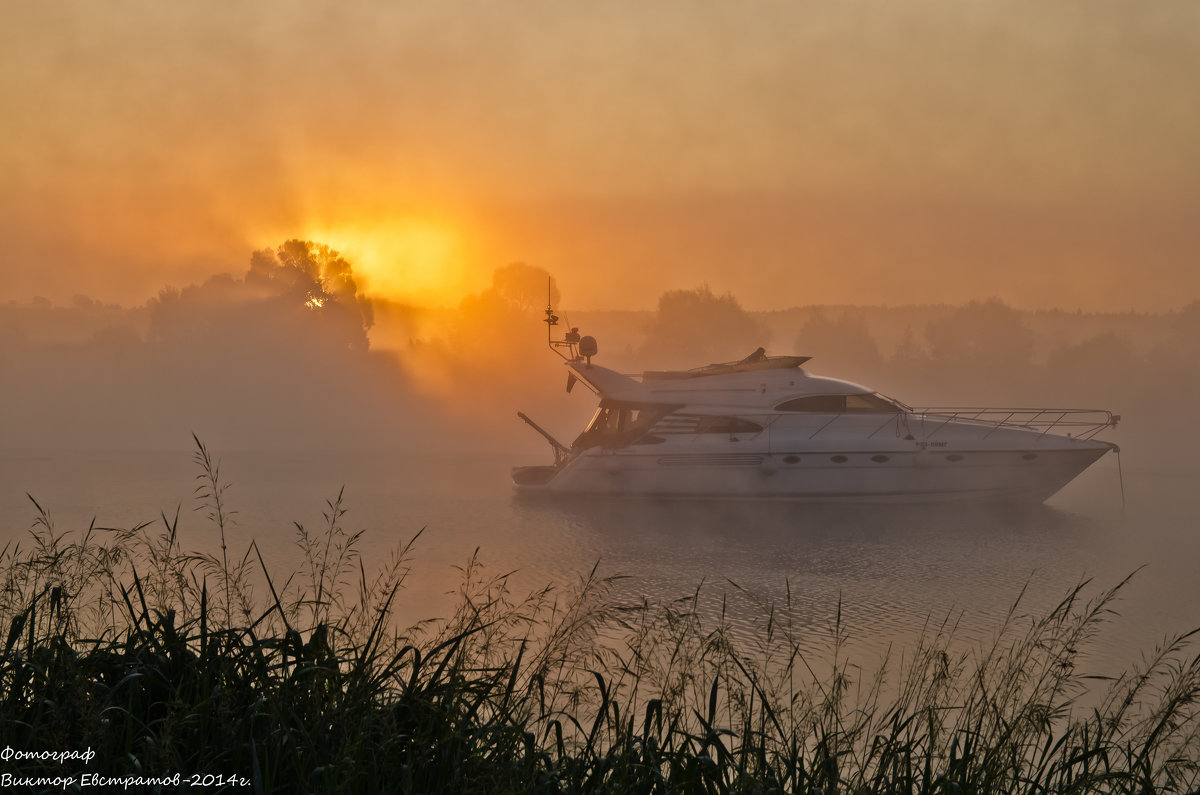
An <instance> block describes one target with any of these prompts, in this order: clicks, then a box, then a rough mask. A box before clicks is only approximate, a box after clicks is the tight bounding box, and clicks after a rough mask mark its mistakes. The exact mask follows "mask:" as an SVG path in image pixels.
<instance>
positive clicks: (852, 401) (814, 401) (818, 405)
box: [775, 394, 900, 414]
mask: <svg viewBox="0 0 1200 795" xmlns="http://www.w3.org/2000/svg"><path fill="white" fill-rule="evenodd" d="M775 410H776V411H809V412H820V413H822V414H843V413H854V414H894V413H896V412H898V411H900V407H899V406H897V405H896V404H895V403H893V402H892V401H890V400H888V399H887V398H885V397H883V396H882V395H878V394H868V395H808V396H806V397H800V398H792V399H791V400H785V401H784V402H783V403H780V404H779V405H778V406H776V407H775Z"/></svg>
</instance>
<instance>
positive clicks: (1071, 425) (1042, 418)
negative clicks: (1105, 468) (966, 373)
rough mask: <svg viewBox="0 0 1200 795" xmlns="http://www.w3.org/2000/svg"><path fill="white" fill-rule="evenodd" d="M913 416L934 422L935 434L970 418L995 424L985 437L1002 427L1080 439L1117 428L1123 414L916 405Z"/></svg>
mask: <svg viewBox="0 0 1200 795" xmlns="http://www.w3.org/2000/svg"><path fill="white" fill-rule="evenodd" d="M910 417H912V418H914V419H919V420H920V421H921V422H922V423H933V424H934V425H935V427H934V429H933V430H932V431H930V432H929V433H928V434H926V437H927V438H928V437H929V436H932V435H933V434H935V433H937V432H938V431H939V430H941V429H942V428H943V427H945V426H947V425H949V424H950V423H953V422H962V421H969V422H975V423H979V424H980V425H984V426H991V430H989V431H988V432H987V433H986V434H984V438H987V437H988V436H990V435H991V434H992V433H993V432H994V431H996V430H998V429H1000V428H1026V429H1028V430H1034V431H1040V432H1041V433H1042V435H1045V434H1049V433H1056V434H1065V435H1067V436H1071V437H1073V438H1076V439H1091V438H1092V437H1094V436H1096V435H1097V434H1099V433H1100V432H1101V431H1103V430H1104V429H1106V428H1115V427H1116V425H1117V423H1118V422H1119V421H1120V419H1121V415H1119V414H1113V413H1112V412H1111V411H1106V410H1104V409H1044V408H1041V409H1039V408H961V407H944V406H938V407H928V408H914V409H912V410H911V414H910Z"/></svg>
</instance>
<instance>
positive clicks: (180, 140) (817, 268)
mask: <svg viewBox="0 0 1200 795" xmlns="http://www.w3.org/2000/svg"><path fill="white" fill-rule="evenodd" d="M0 18H2V22H3V24H0V61H2V62H3V69H2V70H0V118H3V119H4V121H3V122H2V123H0V186H2V188H3V189H2V190H0V234H3V237H4V240H5V244H6V245H5V246H4V247H3V250H2V251H0V275H2V277H3V284H4V290H3V292H2V293H0V299H3V300H7V299H15V300H21V301H24V300H28V299H30V298H32V297H33V296H35V295H42V296H46V297H49V298H51V299H52V300H55V301H66V300H69V299H70V297H71V296H72V295H75V294H86V295H90V296H92V297H96V298H100V299H102V300H105V301H113V302H119V303H123V304H127V305H130V304H137V303H141V302H143V301H145V300H146V299H147V298H149V297H150V296H152V295H154V294H155V293H156V292H157V291H158V290H159V288H161V287H162V286H164V285H168V284H173V285H183V284H188V283H192V282H196V281H199V280H202V279H203V278H205V277H206V276H207V275H209V274H212V273H215V272H218V271H232V272H235V273H241V272H242V271H244V270H245V268H246V265H247V263H248V260H249V252H250V251H251V250H253V249H254V248H258V247H262V246H265V245H274V244H277V243H279V242H282V241H283V240H285V239H287V238H290V237H307V238H312V239H316V240H319V241H321V242H326V243H329V244H330V245H333V246H335V247H336V248H339V249H341V250H342V251H343V252H344V253H346V254H347V256H348V257H349V258H350V259H351V260H352V261H354V262H355V263H356V264H357V265H358V269H359V270H361V271H362V272H363V273H364V275H365V279H366V281H367V282H368V285H369V286H370V287H371V288H372V289H374V290H375V291H377V292H380V293H386V294H388V295H392V296H395V297H399V298H407V299H411V300H417V301H423V302H434V303H454V302H456V301H457V296H459V295H461V294H462V293H464V292H469V291H473V290H477V289H480V288H482V287H483V286H485V285H486V284H487V281H488V277H489V275H490V272H491V270H492V269H493V268H494V267H496V266H499V265H503V264H505V263H507V262H511V261H514V260H524V261H526V262H529V263H530V264H533V265H538V266H540V267H543V268H546V269H547V270H549V271H551V272H552V273H554V274H555V275H556V276H557V277H558V279H559V283H560V285H561V287H562V290H563V294H564V301H565V302H566V303H568V304H570V305H572V306H575V307H578V308H616V307H631V308H647V307H651V306H653V305H654V303H655V302H656V301H657V298H658V296H659V295H660V294H661V293H662V292H663V291H664V290H668V289H674V288H690V287H695V286H698V285H700V284H702V283H707V284H709V285H710V286H711V287H712V288H713V289H714V290H716V291H730V292H732V293H733V294H734V295H736V296H737V297H738V298H739V299H741V301H742V303H743V304H744V305H745V306H747V307H748V308H752V309H774V308H784V307H788V306H793V305H800V304H812V303H914V302H919V303H924V302H936V301H950V302H959V301H965V300H968V299H970V298H980V297H988V296H993V295H994V296H999V297H1001V298H1003V299H1004V300H1006V301H1008V302H1010V303H1012V304H1014V305H1017V306H1021V307H1029V308H1033V307H1052V306H1062V307H1066V308H1076V307H1081V308H1084V309H1088V310H1112V309H1117V310H1124V309H1129V308H1135V309H1145V310H1165V309H1173V308H1177V307H1179V306H1182V305H1183V304H1185V303H1187V302H1188V301H1190V300H1192V299H1195V298H1197V297H1200V267H1197V265H1198V264H1200V229H1198V227H1200V224H1198V223H1196V220H1195V219H1196V218H1198V217H1200V102H1197V101H1196V83H1195V76H1196V75H1198V74H1200V4H1198V3H1195V2H1193V0H1160V1H1159V2H1155V3H1143V2H1138V1H1137V0H1113V1H1112V2H1103V3H1097V2H1091V1H1090V0H1073V1H1069V2H1061V3H1053V4H1047V3H1044V2H1041V1H1040V0H1038V1H1037V2H1033V1H1029V2H1003V3H998V2H997V3H992V2H982V0H908V2H904V3H891V2H887V3H885V2H878V0H870V1H869V2H867V1H864V0H839V2H796V1H795V0H764V1H763V2H753V3H732V2H727V1H725V0H722V1H721V2H717V0H661V1H659V2H654V3H643V2H633V1H632V0H611V1H610V0H606V2H597V3H582V2H579V3H571V2H553V1H551V0H537V1H532V2H518V3H502V2H498V1H495V0H472V1H470V2H461V3H446V2H440V1H437V2H435V1H432V0H405V2H400V3H382V2H380V3H373V2H365V1H364V0H337V2H315V1H314V0H287V1H285V0H260V1H259V2H254V3H239V4H218V5H214V4H212V3H201V2H198V1H194V0H182V1H181V2H173V3H163V2H159V0H141V2H134V1H132V0H131V1H130V2H122V3H96V2H91V1H90V0H88V1H87V2H84V1H83V0H56V2H54V3H32V2H31V3H26V2H10V3H6V4H5V7H4V10H3V11H0Z"/></svg>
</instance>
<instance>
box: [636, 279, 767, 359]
mask: <svg viewBox="0 0 1200 795" xmlns="http://www.w3.org/2000/svg"><path fill="white" fill-rule="evenodd" d="M646 331H647V339H646V343H645V345H644V346H643V354H644V355H645V356H646V357H647V358H649V359H651V360H653V361H654V362H656V363H658V364H664V365H668V366H671V367H683V366H695V365H701V364H708V363H711V362H715V361H723V360H730V359H740V358H742V357H744V356H745V355H747V354H749V353H751V352H752V351H754V349H755V348H758V347H759V346H762V345H765V343H766V341H767V337H768V332H767V329H766V328H765V327H764V326H763V325H762V324H760V323H759V322H758V321H756V320H755V319H754V318H753V317H751V316H750V314H749V313H747V312H746V310H744V309H742V306H741V304H739V303H738V300H737V299H736V298H734V297H733V295H731V294H730V293H726V294H724V295H714V294H713V292H712V290H710V289H709V287H708V285H704V286H703V287H699V288H697V289H694V290H671V291H669V292H666V293H663V294H662V296H661V297H660V298H659V299H658V310H657V311H656V312H655V314H654V317H653V319H652V320H651V321H650V325H649V327H648V328H647V330H646Z"/></svg>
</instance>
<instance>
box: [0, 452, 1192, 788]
mask: <svg viewBox="0 0 1200 795" xmlns="http://www.w3.org/2000/svg"><path fill="white" fill-rule="evenodd" d="M197 444H198V446H200V445H199V443H198V442H197ZM200 449H201V451H202V452H203V456H202V458H203V459H204V460H203V461H198V462H199V463H200V465H201V469H202V473H203V474H202V477H203V478H204V481H203V482H202V485H203V486H204V492H205V495H206V496H205V499H206V500H207V501H208V506H209V511H208V517H209V522H210V524H212V525H213V526H214V528H215V529H216V530H217V531H218V533H219V534H220V535H221V538H220V539H219V541H220V544H221V556H220V557H219V558H218V557H217V556H215V555H211V554H202V553H196V552H190V551H185V550H182V549H181V548H180V544H179V542H178V532H177V530H178V524H179V516H178V513H176V514H175V516H174V517H168V516H167V515H166V514H163V515H162V516H161V519H160V522H157V523H155V524H153V525H150V524H143V525H138V526H136V527H133V528H130V529H124V530H120V529H105V528H100V527H97V526H95V524H94V523H93V524H92V525H91V526H89V527H88V528H86V529H85V530H84V531H83V532H82V533H80V534H78V536H77V537H74V536H72V534H69V533H61V532H59V531H58V530H57V529H56V528H55V526H54V523H53V521H52V520H51V517H50V515H49V513H48V512H47V511H46V510H44V509H43V508H42V506H40V505H38V504H37V503H36V502H34V503H33V505H34V513H35V519H34V523H33V527H32V528H31V532H30V534H29V536H28V537H27V538H26V539H24V540H23V541H22V542H21V543H19V544H18V543H13V544H10V545H9V546H8V547H5V548H4V549H3V551H2V552H0V563H2V565H0V572H2V574H0V576H2V578H3V580H2V582H3V589H2V591H0V630H4V631H5V635H4V638H5V641H4V648H3V652H2V654H0V735H2V736H0V748H8V749H13V750H14V754H24V756H14V755H13V754H10V755H9V757H8V758H7V759H5V760H2V761H0V774H6V773H9V774H12V775H14V776H20V777H24V778H37V777H45V778H52V777H54V776H63V775H76V776H77V775H80V774H82V773H85V772H86V773H90V774H101V775H105V776H131V775H144V776H152V777H161V776H169V775H172V774H174V773H175V772H179V773H181V774H183V776H184V777H185V778H186V777H187V776H196V777H199V780H203V777H204V776H212V777H214V778H212V779H210V781H220V782H222V783H223V784H224V787H223V788H224V789H228V790H238V791H255V792H284V791H287V792H479V793H484V792H487V793H491V792H499V793H504V792H537V793H540V792H550V793H591V792H597V793H599V792H620V793H627V792H629V793H638V792H645V793H660V792H661V793H672V792H703V793H768V792H803V793H817V792H820V793H832V792H845V793H925V792H929V793H935V792H945V793H957V792H964V793H970V792H979V793H983V792H987V793H1000V792H1003V793H1035V792H1039V793H1041V792H1064V793H1076V792H1077V793H1092V792H1097V793H1100V792H1103V793H1144V792H1178V793H1188V792H1195V791H1197V788H1198V787H1200V709H1198V707H1197V704H1198V700H1197V699H1198V696H1200V657H1198V656H1197V654H1196V651H1195V645H1194V642H1195V638H1196V633H1195V632H1192V633H1186V634H1182V635H1179V636H1177V637H1173V638H1169V639H1167V640H1166V641H1165V642H1164V643H1163V644H1162V645H1161V647H1159V648H1157V649H1155V650H1153V651H1152V652H1150V653H1149V654H1147V655H1146V657H1145V658H1144V660H1143V661H1142V663H1141V664H1140V665H1139V666H1137V667H1135V668H1133V669H1131V670H1128V671H1125V672H1122V673H1119V674H1117V675H1115V676H1112V677H1107V678H1101V677H1093V676H1088V675H1085V674H1083V673H1081V672H1080V671H1081V665H1080V663H1081V655H1083V654H1084V653H1085V651H1086V649H1087V647H1088V644H1089V643H1091V642H1092V641H1093V639H1094V637H1095V635H1096V633H1097V632H1098V631H1099V630H1100V629H1101V628H1102V627H1103V624H1104V621H1105V619H1106V617H1107V616H1108V615H1110V614H1111V611H1112V609H1113V601H1114V599H1115V597H1116V596H1117V594H1118V593H1119V592H1120V590H1121V588H1123V587H1125V585H1126V582H1121V583H1118V584H1117V585H1116V586H1114V587H1112V588H1109V589H1102V590H1098V589H1096V588H1095V587H1094V586H1093V585H1092V584H1091V583H1088V582H1082V583H1078V584H1076V585H1075V586H1073V587H1072V588H1070V589H1069V590H1068V591H1067V592H1066V594H1065V595H1064V597H1063V598H1062V600H1061V601H1060V602H1059V603H1058V604H1057V605H1055V606H1054V607H1053V608H1051V609H1050V610H1048V611H1043V612H1042V614H1040V615H1038V616H1036V617H1031V616H1029V615H1027V614H1026V612H1025V608H1024V601H1025V596H1024V594H1021V595H1018V597H1017V598H1016V600H1015V601H1014V603H1013V606H1012V609H1011V610H1010V611H1009V614H1008V617H1007V619H1006V620H1005V621H1004V622H1003V623H1002V624H1001V626H999V627H998V628H997V630H996V633H995V636H994V638H993V639H992V641H991V642H990V643H988V644H984V645H978V644H969V643H965V642H959V641H958V640H957V639H956V637H955V631H956V627H955V623H954V621H953V619H952V618H947V619H946V620H944V621H941V622H933V623H931V624H930V626H929V627H928V628H927V629H926V631H925V632H924V633H923V634H922V636H921V638H920V639H919V640H918V641H917V642H916V643H915V644H913V646H912V647H910V648H908V649H906V650H904V651H903V652H902V653H900V652H897V653H895V654H893V655H891V656H890V657H889V658H888V659H884V660H882V661H880V664H879V665H877V666H874V667H873V668H872V669H870V670H867V669H863V668H860V667H858V666H857V665H855V664H854V662H853V660H851V659H849V658H848V656H847V652H846V639H845V633H844V628H843V626H842V623H841V620H840V606H836V608H835V609H834V610H833V615H832V616H831V618H830V621H829V627H828V629H827V631H826V633H825V642H826V647H825V648H823V649H822V650H821V651H820V652H819V653H817V654H809V653H806V652H805V651H802V649H805V648H809V647H810V646H811V643H810V642H809V641H810V640H811V638H809V637H808V636H807V635H806V634H805V632H808V633H809V634H811V630H805V631H801V630H800V629H799V626H800V622H799V621H798V619H799V618H800V616H798V615H797V609H796V608H795V607H794V606H793V604H792V601H791V596H790V590H789V591H788V592H786V593H785V595H784V597H783V598H782V599H781V600H780V601H779V602H778V603H774V604H765V603H764V604H761V605H760V621H759V625H758V628H757V631H756V632H753V633H750V634H749V635H747V634H746V633H745V632H742V633H734V632H733V631H732V630H731V627H730V626H729V623H728V622H727V621H726V618H725V613H724V611H723V610H715V611H706V610H704V609H702V608H701V601H702V598H701V597H702V594H703V590H702V589H699V588H698V589H697V590H696V591H695V592H694V593H693V594H690V595H689V596H688V597H686V598H683V599H680V600H678V601H674V602H668V603H664V604H655V603H650V602H648V601H645V600H643V601H641V602H638V603H633V604H627V603H623V602H622V601H620V600H619V599H618V598H617V597H616V596H615V593H616V589H615V588H614V586H615V585H616V579H615V578H611V577H603V576H601V575H600V574H599V573H598V571H597V570H596V569H593V570H592V571H590V572H587V573H585V574H583V575H582V576H580V577H579V578H578V579H577V581H575V582H573V583H569V584H567V585H565V586H563V587H555V588H550V587H547V588H543V589H540V590H536V591H533V592H531V593H519V592H516V591H515V589H514V588H513V586H512V584H511V577H510V576H509V575H507V574H505V573H499V574H493V573H490V572H489V571H488V570H487V569H486V567H484V566H483V565H482V564H481V563H480V561H479V560H478V557H477V556H473V557H472V558H471V559H470V560H469V561H468V562H467V563H466V564H465V565H464V566H463V567H462V571H461V575H462V576H461V581H462V585H461V587H460V591H459V593H458V596H457V599H456V600H455V602H454V606H453V611H452V612H451V614H450V617H449V618H447V619H444V620H439V621H426V622H421V623H419V624H417V625H415V626H412V627H406V628H400V627H398V626H397V625H396V622H395V619H394V613H395V609H396V605H397V600H398V599H400V598H402V593H403V586H404V578H405V575H406V574H407V572H408V571H409V570H410V568H411V565H412V555H413V545H414V542H416V541H417V538H416V537H414V538H413V539H411V540H409V541H408V542H407V543H406V544H404V545H402V546H401V547H400V548H398V549H397V550H396V552H395V553H394V555H393V556H392V558H391V560H389V561H388V562H387V563H386V564H385V565H383V566H381V567H379V569H378V570H377V571H374V572H368V571H367V569H366V566H365V565H364V564H363V561H362V559H361V556H359V554H358V551H357V547H358V543H359V541H360V538H361V534H359V533H350V532H347V531H346V530H345V529H344V528H343V526H342V517H343V516H344V514H345V506H344V502H343V495H342V494H341V493H340V492H339V494H338V496H337V497H336V498H334V499H332V500H330V501H329V502H328V504H327V508H328V510H327V512H326V514H325V520H326V521H325V524H324V526H323V527H322V528H320V529H319V530H317V531H309V530H307V529H305V528H304V527H302V526H300V525H297V526H296V539H297V545H298V547H299V549H300V550H301V551H302V552H303V554H304V557H305V563H304V565H302V566H301V567H300V568H299V569H298V571H297V572H296V573H295V574H294V575H292V576H287V577H279V576H276V575H274V574H273V573H272V572H270V571H268V567H267V566H266V565H265V564H264V563H263V561H262V556H261V555H259V554H258V550H257V548H256V546H255V545H254V543H253V542H252V541H251V542H249V543H247V544H246V545H245V549H244V550H242V551H241V553H240V554H239V553H238V552H237V551H236V550H233V549H232V546H233V545H234V544H236V543H237V541H236V538H234V537H233V534H232V533H230V534H227V531H228V530H230V528H231V525H230V523H229V521H228V518H229V516H230V513H229V511H228V506H227V504H226V503H225V502H224V498H223V497H222V498H221V502H219V503H215V500H216V497H215V496H214V495H222V494H223V492H224V484H222V482H221V481H220V476H219V473H218V472H217V468H216V467H215V466H214V465H212V463H211V462H212V459H211V458H210V457H208V455H207V451H204V449H203V447H202V446H200ZM419 535H420V534H419V533H418V536H419ZM213 586H215V587H213ZM734 588H735V589H736V586H734ZM747 638H748V639H747ZM1084 696H1086V697H1087V699H1088V701H1087V702H1086V703H1085V702H1084V701H1082V700H1081V699H1082V698H1083V697H1084ZM85 749H91V750H92V751H93V752H94V758H92V759H91V761H89V762H88V763H87V764H84V763H83V762H82V761H80V760H73V759H69V760H65V761H60V760H56V759H41V758H30V757H29V756H28V752H31V751H72V750H77V751H81V752H82V751H84V750H85ZM215 777H221V778H215ZM231 777H232V782H231V780H230V779H231ZM155 788H156V787H155V786H153V785H152V786H150V787H149V789H155ZM157 788H158V789H171V788H172V786H170V785H167V786H158V787H157ZM216 788H222V787H216Z"/></svg>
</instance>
